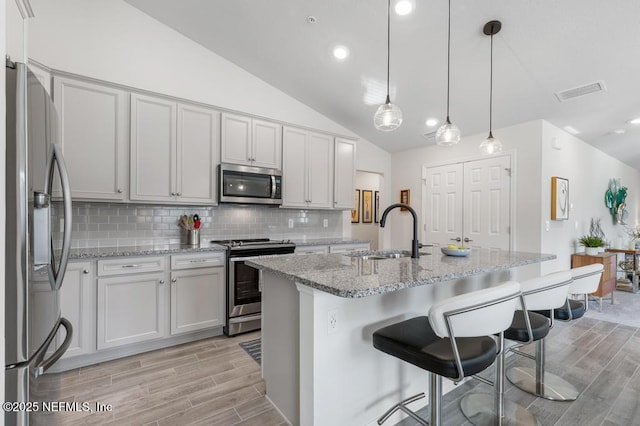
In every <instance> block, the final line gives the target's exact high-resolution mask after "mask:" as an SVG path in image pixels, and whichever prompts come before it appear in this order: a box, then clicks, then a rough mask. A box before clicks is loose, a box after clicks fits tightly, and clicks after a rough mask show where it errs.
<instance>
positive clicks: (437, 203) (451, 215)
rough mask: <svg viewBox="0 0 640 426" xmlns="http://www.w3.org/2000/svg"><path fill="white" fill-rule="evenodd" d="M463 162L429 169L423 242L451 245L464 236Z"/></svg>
mask: <svg viewBox="0 0 640 426" xmlns="http://www.w3.org/2000/svg"><path fill="white" fill-rule="evenodd" d="M462 169H463V166H462V163H456V164H450V165H446V166H438V167H429V168H427V169H426V171H427V173H426V182H425V184H426V197H425V202H424V204H425V207H426V208H425V209H424V211H425V214H426V217H425V218H424V221H423V223H424V224H425V228H426V229H425V238H424V241H423V243H426V244H434V243H435V244H439V245H448V244H456V245H459V243H458V242H456V241H452V240H455V239H458V238H459V239H462V202H463V194H462V186H463V175H462V173H463V170H462Z"/></svg>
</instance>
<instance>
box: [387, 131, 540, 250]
mask: <svg viewBox="0 0 640 426" xmlns="http://www.w3.org/2000/svg"><path fill="white" fill-rule="evenodd" d="M463 130H464V129H463ZM493 134H494V135H495V137H497V138H498V139H500V141H501V142H502V144H503V150H504V151H505V152H511V153H512V155H513V170H512V191H514V192H515V196H516V200H515V211H514V212H513V214H512V225H513V226H512V229H513V230H514V231H515V246H514V249H515V250H520V251H539V249H540V239H541V237H540V231H539V229H540V228H539V224H540V221H541V216H540V209H539V200H540V192H541V188H540V176H541V175H540V161H541V151H542V148H541V146H540V145H541V144H540V140H541V138H542V121H540V120H537V121H532V122H529V123H524V124H519V125H516V126H512V127H507V128H503V129H496V130H494V132H493ZM486 136H487V134H486V133H482V134H477V135H473V136H467V137H464V138H462V140H461V141H460V143H458V144H457V145H455V146H452V147H439V146H437V145H434V144H433V142H431V143H430V144H429V145H428V146H426V142H425V147H424V148H417V149H412V150H408V151H403V152H399V153H395V154H393V155H392V162H391V175H392V178H391V194H392V195H391V197H392V199H391V202H398V201H399V199H400V190H401V189H409V190H410V198H411V206H412V207H413V208H414V209H415V210H416V212H417V213H418V217H419V218H422V167H423V166H433V165H440V164H446V163H451V162H455V161H460V160H467V159H473V158H481V156H480V151H479V149H478V146H479V145H480V142H482V140H483V139H485V138H486ZM389 218H390V220H391V226H392V229H393V230H394V232H393V235H392V237H391V244H390V246H391V247H394V248H409V247H410V244H411V242H410V241H411V235H412V221H411V216H410V215H408V214H399V213H396V214H394V213H392V214H391V216H389ZM420 229H422V221H421V222H420ZM427 243H428V241H427Z"/></svg>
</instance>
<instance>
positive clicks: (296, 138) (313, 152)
mask: <svg viewBox="0 0 640 426" xmlns="http://www.w3.org/2000/svg"><path fill="white" fill-rule="evenodd" d="M282 157H283V165H282V166H283V167H282V181H283V184H282V186H283V196H282V207H307V208H331V207H332V202H333V200H332V198H333V137H332V136H329V135H325V134H321V133H315V132H309V131H307V130H302V129H298V128H295V127H288V126H285V127H284V129H283V146H282Z"/></svg>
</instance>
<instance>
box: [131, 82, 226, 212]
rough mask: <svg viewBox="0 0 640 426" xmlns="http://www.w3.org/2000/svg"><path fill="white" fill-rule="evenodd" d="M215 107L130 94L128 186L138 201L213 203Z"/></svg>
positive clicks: (216, 156) (214, 187)
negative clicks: (129, 171) (129, 166)
mask: <svg viewBox="0 0 640 426" xmlns="http://www.w3.org/2000/svg"><path fill="white" fill-rule="evenodd" d="M219 121H220V113H219V112H218V111H215V110H212V109H208V108H201V107H196V106H191V105H187V104H178V103H176V102H173V101H171V100H168V99H163V98H158V97H151V96H146V95H139V94H132V95H131V187H130V191H131V194H130V198H131V200H137V201H161V202H173V203H192V202H197V203H201V204H202V203H204V204H215V203H216V192H215V191H216V175H215V170H216V165H217V163H218V155H217V153H218V149H219V138H218V135H219Z"/></svg>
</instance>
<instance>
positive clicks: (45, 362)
mask: <svg viewBox="0 0 640 426" xmlns="http://www.w3.org/2000/svg"><path fill="white" fill-rule="evenodd" d="M60 326H62V327H64V330H65V332H66V336H65V338H64V342H62V344H61V345H60V347H59V348H58V349H56V351H55V352H54V353H53V354H51V356H50V357H49V358H47V359H43V358H44V354H45V353H46V352H47V348H48V347H49V345H50V344H51V342H52V341H53V337H55V335H56V334H57V333H58V330H59V329H60ZM71 339H73V326H72V325H71V323H70V322H69V321H68V320H67V319H66V318H60V321H59V322H58V325H57V326H56V328H55V330H54V332H53V333H51V334H50V336H49V339H47V341H46V342H45V344H44V345H42V347H41V352H40V354H36V357H35V362H36V364H35V365H34V367H33V375H34V376H35V377H38V376H41V375H43V374H44V373H46V372H47V370H48V369H49V368H51V366H52V365H53V364H55V363H56V361H57V360H59V359H60V357H62V355H64V353H65V352H66V351H67V349H69V345H71Z"/></svg>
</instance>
